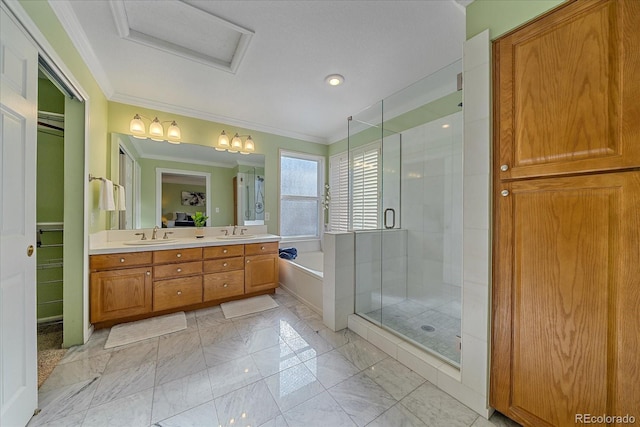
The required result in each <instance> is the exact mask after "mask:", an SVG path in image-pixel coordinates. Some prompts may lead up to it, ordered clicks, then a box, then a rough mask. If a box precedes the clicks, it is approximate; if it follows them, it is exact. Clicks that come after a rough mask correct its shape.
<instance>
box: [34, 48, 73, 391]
mask: <svg viewBox="0 0 640 427" xmlns="http://www.w3.org/2000/svg"><path fill="white" fill-rule="evenodd" d="M38 62H39V68H38V119H37V125H38V126H37V142H36V149H37V151H36V153H37V154H36V159H37V162H36V223H35V228H36V230H35V232H36V317H37V354H38V387H40V386H41V385H42V383H43V382H44V381H45V380H46V379H47V377H48V376H49V374H50V373H51V372H52V371H53V369H54V368H55V366H56V364H57V363H58V362H59V361H60V360H61V359H62V357H63V356H64V354H65V352H66V350H65V349H64V348H63V347H64V346H63V343H64V312H65V308H64V292H65V286H64V282H65V262H64V258H65V256H64V254H65V235H66V233H65V228H66V227H65V188H68V187H67V186H68V184H69V182H66V179H65V166H66V165H65V148H66V147H65V124H66V125H67V126H74V127H79V129H81V130H83V129H84V125H83V124H82V123H74V121H73V120H72V121H69V120H65V117H66V115H65V108H66V105H68V103H69V102H78V101H77V100H75V97H74V96H73V94H72V93H71V91H69V90H68V89H67V88H66V86H65V84H64V83H63V82H61V81H60V79H59V78H58V77H57V75H56V73H55V72H54V71H53V70H51V68H50V67H49V66H48V65H47V64H46V62H45V61H44V60H43V58H42V57H39V61H38ZM67 148H68V147H67ZM70 166H72V167H75V165H70Z"/></svg>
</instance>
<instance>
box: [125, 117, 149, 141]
mask: <svg viewBox="0 0 640 427" xmlns="http://www.w3.org/2000/svg"><path fill="white" fill-rule="evenodd" d="M129 132H131V134H132V135H133V136H134V137H136V138H145V135H144V134H145V133H146V129H145V127H144V123H143V122H142V119H141V118H140V116H139V115H138V114H136V115H135V116H133V119H131V122H130V123H129Z"/></svg>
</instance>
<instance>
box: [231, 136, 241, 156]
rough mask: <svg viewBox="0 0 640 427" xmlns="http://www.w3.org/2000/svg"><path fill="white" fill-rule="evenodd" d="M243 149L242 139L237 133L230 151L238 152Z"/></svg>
mask: <svg viewBox="0 0 640 427" xmlns="http://www.w3.org/2000/svg"><path fill="white" fill-rule="evenodd" d="M240 150H242V140H241V139H240V136H239V135H238V134H237V133H236V134H235V136H234V137H233V139H232V140H231V147H230V148H229V149H228V151H229V152H230V153H237V152H238V151H240Z"/></svg>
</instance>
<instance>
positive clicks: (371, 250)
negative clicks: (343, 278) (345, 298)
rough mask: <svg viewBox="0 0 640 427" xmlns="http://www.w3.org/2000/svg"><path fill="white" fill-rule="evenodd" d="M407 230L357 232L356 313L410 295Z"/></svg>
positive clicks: (365, 311) (367, 310)
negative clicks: (408, 285)
mask: <svg viewBox="0 0 640 427" xmlns="http://www.w3.org/2000/svg"><path fill="white" fill-rule="evenodd" d="M406 236H407V233H406V230H385V231H384V232H382V231H376V230H374V231H358V232H356V233H355V251H356V253H357V254H358V256H357V257H356V271H355V274H356V276H355V277H356V280H355V283H356V313H368V312H370V311H374V310H378V309H380V308H381V307H382V306H387V305H390V304H395V303H398V302H400V301H402V300H404V299H405V298H406V297H407V274H406V271H407V268H406V253H407V252H406V248H407V244H406V241H407V238H406Z"/></svg>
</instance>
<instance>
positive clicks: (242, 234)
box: [240, 228, 247, 236]
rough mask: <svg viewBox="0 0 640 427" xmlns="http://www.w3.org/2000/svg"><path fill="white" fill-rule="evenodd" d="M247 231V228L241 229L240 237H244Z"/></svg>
mask: <svg viewBox="0 0 640 427" xmlns="http://www.w3.org/2000/svg"><path fill="white" fill-rule="evenodd" d="M245 231H247V229H246V228H241V229H240V235H241V236H244V232H245Z"/></svg>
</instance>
